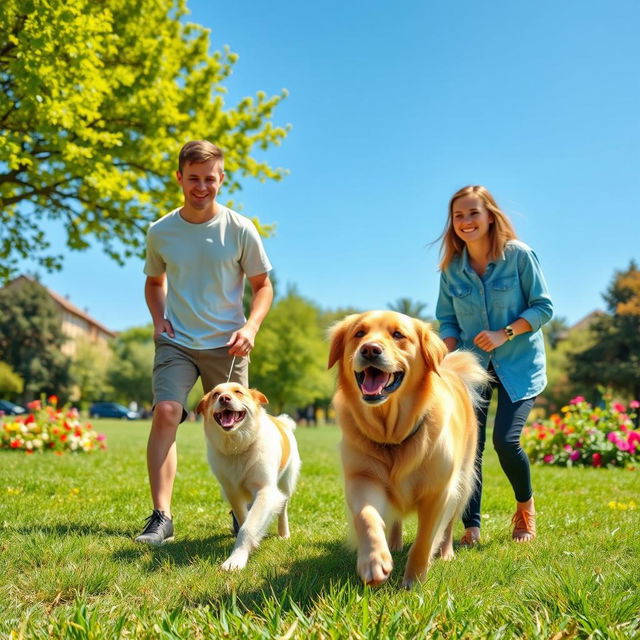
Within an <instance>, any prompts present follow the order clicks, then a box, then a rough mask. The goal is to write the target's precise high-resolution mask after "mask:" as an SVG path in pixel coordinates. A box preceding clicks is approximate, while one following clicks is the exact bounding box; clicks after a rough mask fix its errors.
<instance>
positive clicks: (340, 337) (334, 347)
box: [327, 314, 358, 369]
mask: <svg viewBox="0 0 640 640" xmlns="http://www.w3.org/2000/svg"><path fill="white" fill-rule="evenodd" d="M357 315H358V314H353V315H350V316H347V317H346V318H343V319H342V320H340V321H339V322H336V323H335V324H334V325H333V326H331V327H330V328H329V341H330V343H331V346H330V348H329V363H328V365H327V369H331V367H333V365H334V364H335V363H336V362H338V360H340V358H342V354H343V353H344V343H345V338H346V336H347V331H348V330H349V327H351V325H352V324H353V321H354V319H355V318H356V317H357Z"/></svg>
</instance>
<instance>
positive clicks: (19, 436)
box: [0, 396, 107, 455]
mask: <svg viewBox="0 0 640 640" xmlns="http://www.w3.org/2000/svg"><path fill="white" fill-rule="evenodd" d="M57 405H58V399H57V398H56V396H50V397H49V398H48V400H47V401H46V402H41V401H39V400H36V401H34V402H31V403H29V405H28V407H29V409H30V411H29V413H28V414H27V415H26V416H25V415H20V416H1V417H0V449H10V450H12V451H24V452H25V453H36V452H42V451H52V452H54V453H56V454H58V455H62V454H63V453H64V452H71V453H90V452H92V451H95V450H100V449H106V448H107V442H106V437H105V436H104V434H101V433H97V432H96V431H95V430H94V429H93V427H92V426H91V424H89V423H85V424H82V423H81V422H80V414H79V413H78V411H77V409H69V408H67V407H62V408H58V406H57Z"/></svg>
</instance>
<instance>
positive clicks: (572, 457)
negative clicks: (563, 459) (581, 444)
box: [569, 451, 580, 462]
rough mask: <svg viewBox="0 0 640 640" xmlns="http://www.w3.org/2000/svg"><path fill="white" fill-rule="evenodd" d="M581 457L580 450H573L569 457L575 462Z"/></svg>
mask: <svg viewBox="0 0 640 640" xmlns="http://www.w3.org/2000/svg"><path fill="white" fill-rule="evenodd" d="M579 457H580V452H579V451H572V452H571V454H570V455H569V459H570V460H573V461H574V462H575V461H576V460H577V459H578V458H579Z"/></svg>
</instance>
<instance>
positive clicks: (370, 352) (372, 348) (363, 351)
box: [360, 342, 382, 360]
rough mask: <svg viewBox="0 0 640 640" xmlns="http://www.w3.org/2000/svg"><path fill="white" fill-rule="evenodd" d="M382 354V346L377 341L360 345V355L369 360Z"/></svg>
mask: <svg viewBox="0 0 640 640" xmlns="http://www.w3.org/2000/svg"><path fill="white" fill-rule="evenodd" d="M381 354H382V347H381V346H380V345H379V344H377V343H376V342H366V343H365V344H363V345H362V346H361V347H360V355H361V356H362V357H363V358H367V360H373V359H374V358H377V357H378V356H379V355H381Z"/></svg>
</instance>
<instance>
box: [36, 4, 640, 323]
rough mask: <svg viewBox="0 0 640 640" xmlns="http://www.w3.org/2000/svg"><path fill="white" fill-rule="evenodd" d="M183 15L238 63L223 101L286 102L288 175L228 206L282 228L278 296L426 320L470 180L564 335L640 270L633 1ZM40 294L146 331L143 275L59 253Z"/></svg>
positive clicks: (639, 13)
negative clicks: (617, 277) (406, 308)
mask: <svg viewBox="0 0 640 640" xmlns="http://www.w3.org/2000/svg"><path fill="white" fill-rule="evenodd" d="M188 7H189V8H190V9H191V12H192V13H191V20H192V21H193V22H197V23H200V24H202V25H204V26H205V27H207V28H210V29H211V32H212V33H211V43H212V49H219V48H221V47H222V46H223V45H225V44H227V45H229V46H230V47H231V49H232V50H233V51H234V52H236V53H237V54H239V56H240V57H239V61H238V63H237V64H236V65H235V68H234V69H235V70H234V74H233V75H232V77H231V78H230V80H229V82H228V83H227V87H228V89H229V92H228V95H227V103H228V104H229V105H234V104H236V103H237V102H238V101H239V100H240V99H241V98H242V97H244V96H247V95H254V94H255V92H256V91H258V90H264V91H265V92H267V93H268V94H274V93H278V92H279V91H280V90H281V89H282V88H286V89H287V90H288V91H289V97H288V98H287V99H286V100H284V101H283V102H282V103H281V105H280V106H279V108H278V109H277V111H276V113H275V118H274V121H275V123H276V124H279V125H284V124H287V123H290V124H291V125H292V130H291V133H290V134H289V136H288V138H287V139H286V140H285V142H284V143H283V145H282V147H280V148H276V149H273V150H270V151H269V152H268V154H267V157H268V159H269V162H270V164H272V165H273V166H280V167H285V168H287V169H289V171H290V175H289V176H288V177H287V178H286V179H285V180H283V181H282V182H280V183H268V184H261V183H258V182H251V181H246V182H245V185H244V189H243V191H242V192H241V193H240V194H239V196H237V198H236V199H237V200H239V201H240V202H241V203H242V205H243V208H242V212H243V213H246V214H247V215H252V216H253V215H257V216H258V217H259V218H260V219H261V220H262V221H263V222H266V223H272V222H275V223H276V224H277V230H276V235H275V236H274V237H272V238H270V239H268V240H267V241H266V243H265V245H266V248H267V252H268V254H269V256H270V258H271V261H272V262H273V264H274V267H275V269H276V273H277V277H278V280H279V283H280V290H281V292H283V291H284V289H285V288H286V286H287V284H295V285H296V286H297V288H298V291H299V292H300V293H301V294H302V295H304V296H306V297H308V298H309V299H311V300H314V301H315V302H317V303H318V304H320V305H321V306H322V307H325V308H332V309H333V308H338V307H346V306H355V307H358V308H362V309H373V308H385V307H386V306H387V304H388V303H389V302H393V301H394V300H396V299H398V298H400V297H409V298H412V299H414V300H420V301H422V302H425V303H427V309H426V311H427V313H432V314H433V313H434V311H435V303H436V298H437V292H438V277H439V276H438V272H437V263H438V247H437V246H432V247H429V243H430V242H431V241H433V240H435V239H436V238H437V237H438V236H439V235H440V233H441V231H442V228H443V226H444V223H445V218H446V209H447V202H448V199H449V197H450V195H451V194H452V193H453V192H454V191H456V190H457V189H458V188H460V187H462V186H464V185H466V184H471V183H474V184H484V185H485V186H486V187H487V188H489V190H490V191H491V192H492V193H493V194H494V196H495V197H496V199H497V201H498V203H499V204H500V205H501V207H502V208H503V209H504V210H505V211H506V212H507V214H508V215H509V216H510V217H511V219H512V220H513V222H514V224H515V227H516V230H517V232H518V235H519V236H520V238H521V239H522V240H523V241H524V242H526V243H527V244H529V245H531V246H532V247H533V248H534V249H535V251H536V253H537V254H538V257H539V259H540V261H541V263H542V267H543V270H544V272H545V275H546V278H547V281H548V284H549V288H550V290H551V294H552V297H553V299H554V302H555V308H556V314H557V315H558V316H562V317H564V318H566V319H567V320H568V321H569V322H570V323H573V322H576V321H578V320H579V319H580V318H582V317H583V316H585V315H586V314H587V313H589V312H590V311H592V310H593V309H595V308H603V306H604V304H603V301H602V298H601V294H602V292H603V291H604V290H605V289H606V287H607V286H608V284H609V283H610V281H611V279H612V277H613V274H614V271H615V270H620V269H624V268H626V267H627V266H628V264H629V261H630V260H631V259H632V258H636V259H638V257H639V256H640V248H639V238H640V233H639V232H638V228H637V219H636V218H637V214H633V210H634V209H635V206H636V200H637V196H636V193H635V192H636V191H637V187H638V179H639V177H640V118H639V115H638V114H639V113H640V111H639V105H640V81H639V79H638V78H639V76H638V68H640V47H639V45H638V37H637V32H638V29H639V27H640V4H638V3H637V0H615V1H614V2H605V1H604V0H603V1H595V0H580V1H578V0H573V1H567V2H557V0H554V1H550V0H542V1H539V2H536V3H531V2H524V1H522V0H500V1H497V2H488V3H480V2H471V1H458V2H454V1H452V2H447V3H444V2H434V1H426V0H423V1H419V0H401V1H398V2H394V3H391V2H382V1H377V0H374V1H371V0H369V1H367V2H365V1H362V0H355V1H349V2H344V1H342V2H335V1H334V0H328V1H325V2H323V3H301V2H293V1H280V0H274V1H273V2H270V3H268V4H265V3H262V2H249V1H245V0H237V1H236V2H233V3H212V2H210V0H199V1H194V0H188ZM223 199H224V193H223ZM161 213H164V212H159V214H161ZM55 235H56V234H54V236H52V237H55ZM60 237H62V236H60ZM57 248H60V249H62V247H57ZM25 268H28V265H26V264H25ZM42 280H43V282H44V284H46V285H47V286H48V287H50V288H52V289H54V290H55V291H57V292H58V293H60V294H63V295H68V296H69V298H70V300H71V302H73V303H74V304H76V305H77V306H79V307H82V308H87V310H88V312H89V313H91V314H92V315H93V316H94V317H95V318H96V319H97V320H99V321H100V322H102V323H103V324H105V325H106V326H107V327H109V328H111V329H114V330H121V329H125V328H127V327H130V326H135V325H140V324H146V323H147V322H148V321H149V315H148V312H147V309H146V306H145V303H144V299H143V284H144V275H143V273H142V261H141V260H132V261H131V262H129V263H128V264H127V265H126V266H125V267H119V266H117V265H116V264H115V263H113V262H111V261H110V260H109V259H108V258H107V257H106V256H103V255H102V254H101V253H100V252H99V251H98V250H95V251H93V250H92V251H89V252H84V253H75V254H70V255H69V257H68V259H67V260H66V263H65V268H64V269H63V271H62V272H59V273H55V274H42Z"/></svg>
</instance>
